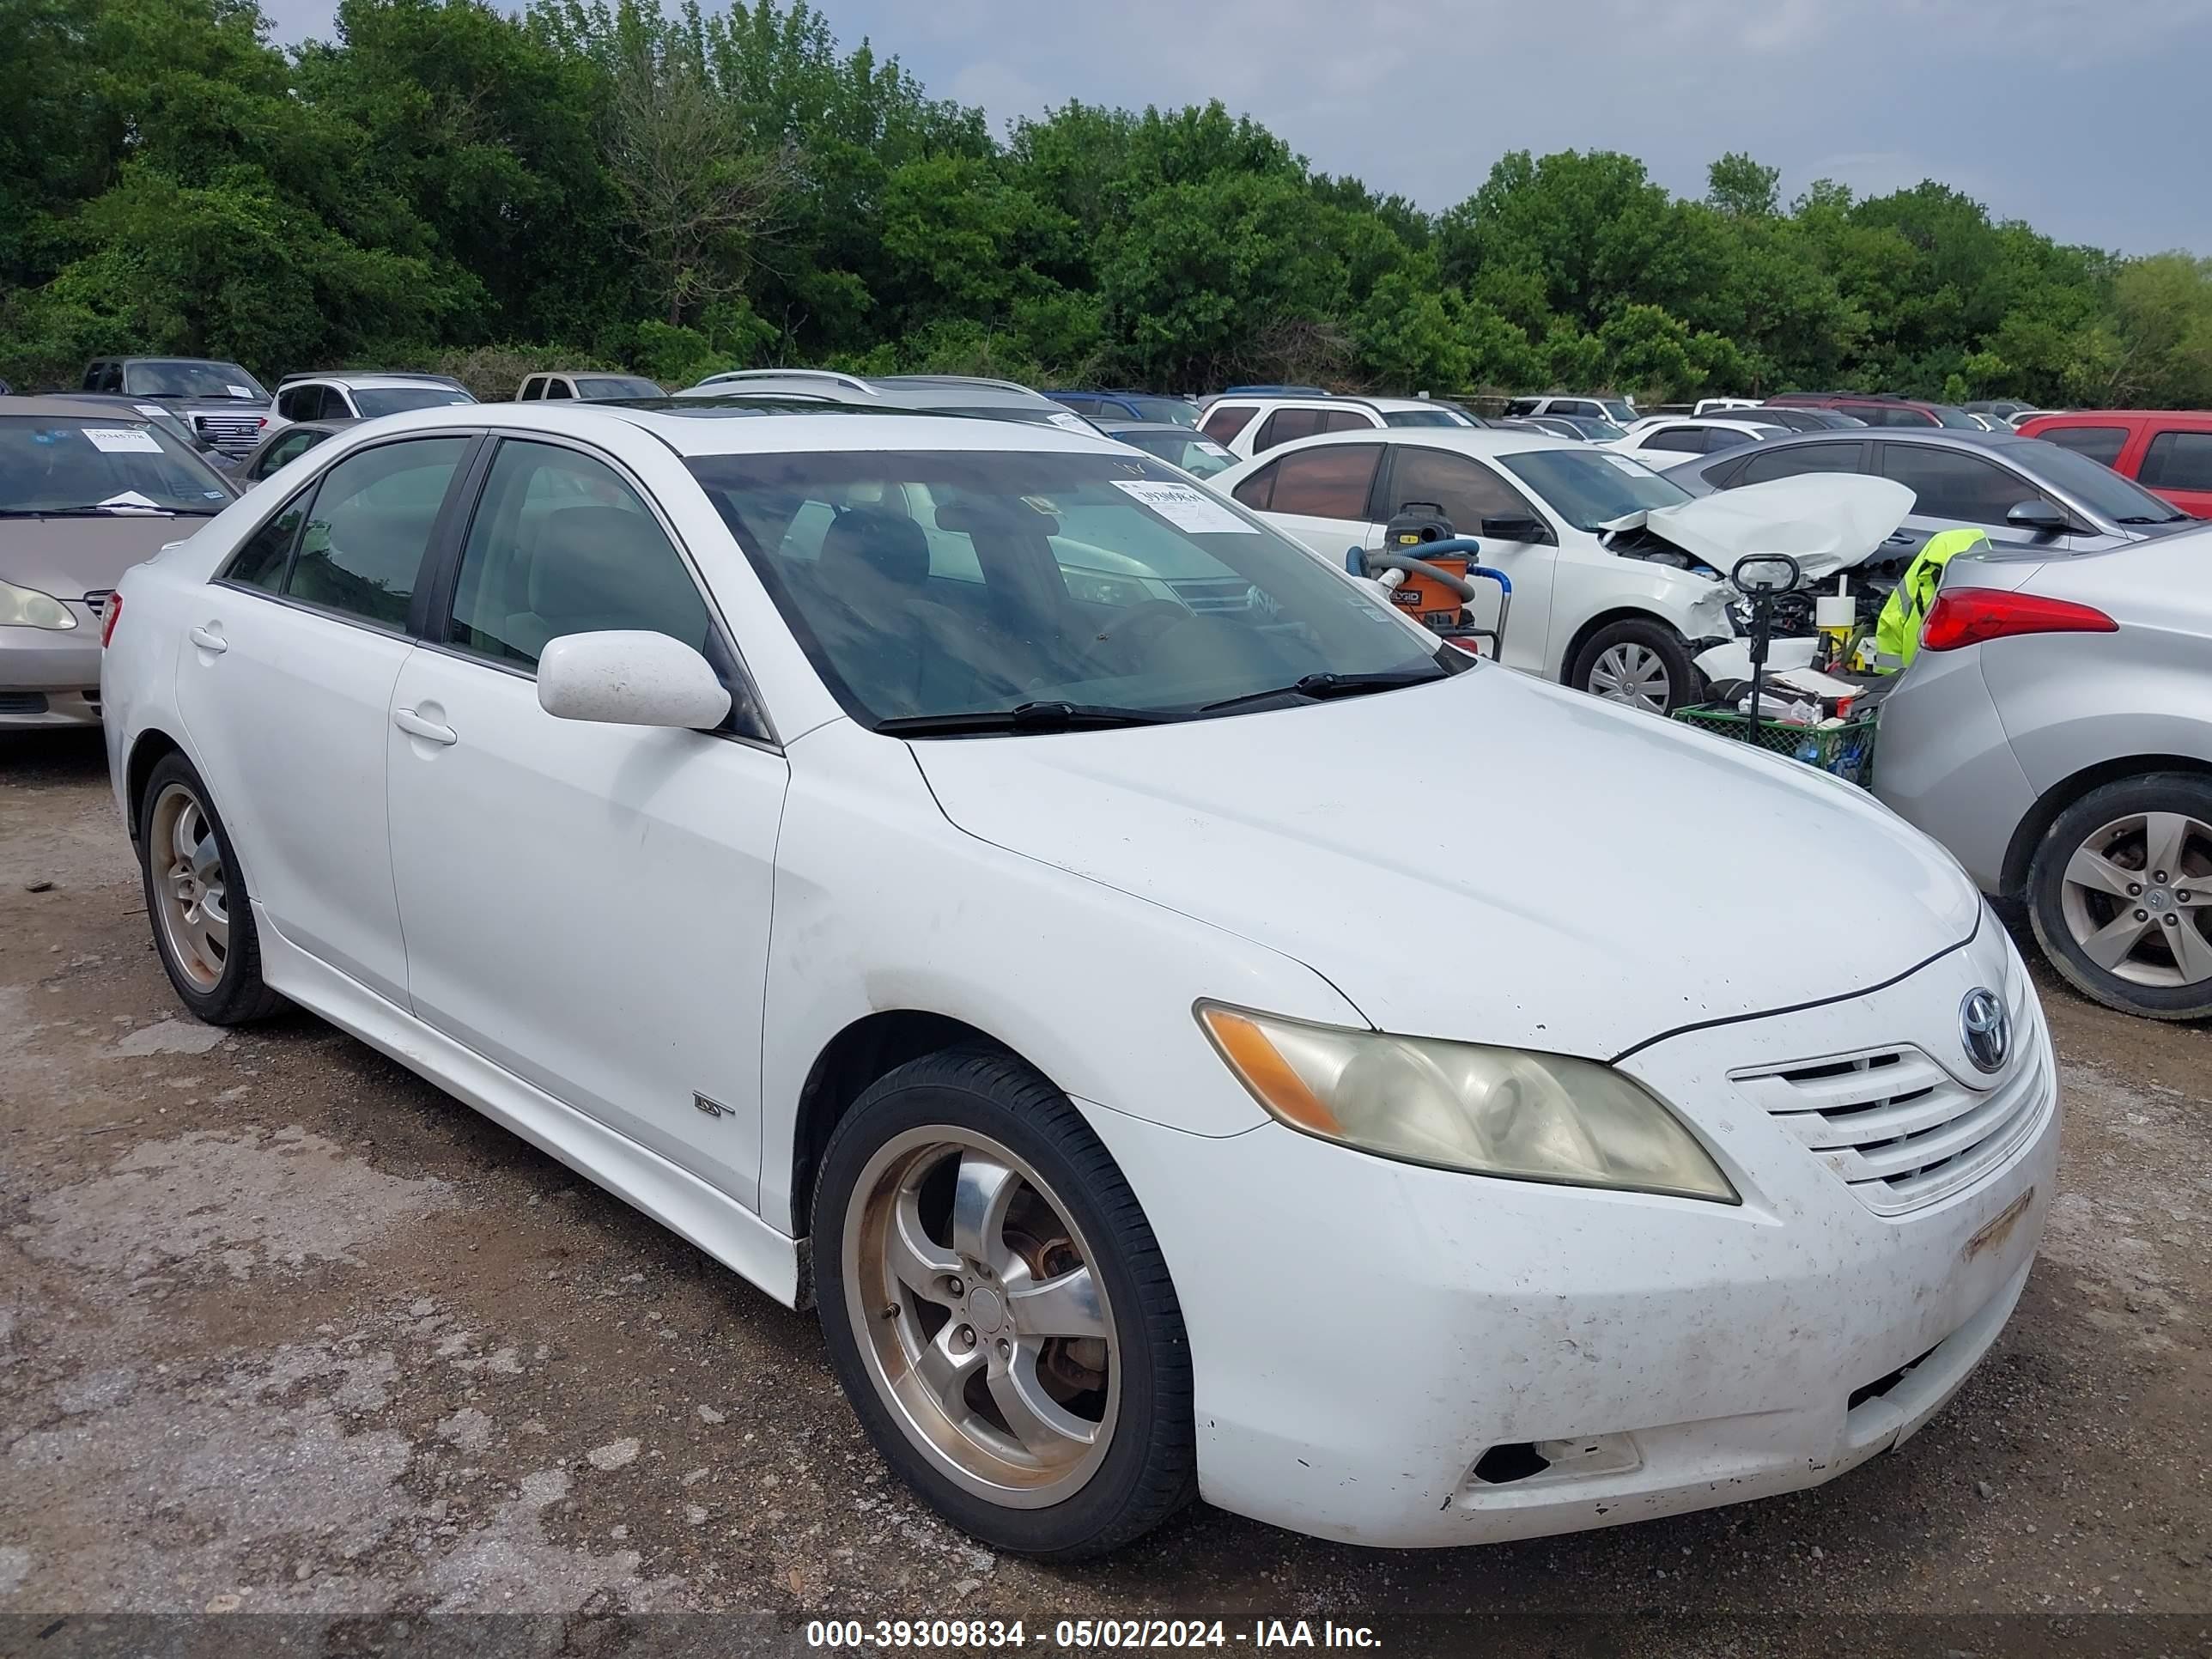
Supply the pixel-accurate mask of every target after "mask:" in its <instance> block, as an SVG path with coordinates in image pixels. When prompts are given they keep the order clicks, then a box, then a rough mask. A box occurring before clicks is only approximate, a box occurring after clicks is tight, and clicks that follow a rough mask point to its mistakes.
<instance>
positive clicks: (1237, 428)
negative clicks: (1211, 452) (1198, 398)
mask: <svg viewBox="0 0 2212 1659" xmlns="http://www.w3.org/2000/svg"><path fill="white" fill-rule="evenodd" d="M1251 423H1252V405H1251V404H1215V405H1214V406H1213V407H1212V409H1209V410H1206V418H1205V419H1204V420H1203V421H1201V422H1199V426H1198V429H1199V430H1200V432H1203V433H1204V434H1206V436H1207V437H1209V438H1211V439H1212V440H1213V441H1214V442H1216V443H1218V444H1225V443H1227V442H1229V441H1231V439H1233V438H1235V437H1236V435H1237V434H1238V433H1240V432H1242V431H1243V429H1244V428H1246V427H1248V426H1249V425H1250V424H1251Z"/></svg>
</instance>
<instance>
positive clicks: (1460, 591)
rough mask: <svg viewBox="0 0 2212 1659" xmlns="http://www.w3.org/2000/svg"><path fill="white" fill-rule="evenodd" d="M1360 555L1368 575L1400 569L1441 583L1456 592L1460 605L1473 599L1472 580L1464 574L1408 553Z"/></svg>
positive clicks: (1469, 602) (1410, 574)
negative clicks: (1461, 574) (1450, 570)
mask: <svg viewBox="0 0 2212 1659" xmlns="http://www.w3.org/2000/svg"><path fill="white" fill-rule="evenodd" d="M1440 545H1441V544H1440ZM1361 557H1362V562H1364V564H1365V565H1366V567H1367V571H1368V574H1370V575H1372V574H1374V573H1375V572H1376V571H1377V570H1402V571H1404V572H1405V573H1406V574H1407V575H1409V576H1426V577H1427V578H1428V579H1429V580H1431V581H1432V582H1437V583H1439V584H1441V585H1442V586H1444V587H1446V588H1448V589H1449V590H1450V591H1451V592H1453V593H1455V594H1456V595H1457V596H1458V598H1459V600H1460V603H1461V604H1462V605H1467V604H1471V603H1472V602H1473V601H1474V583H1473V582H1471V581H1469V580H1467V578H1466V577H1464V576H1455V575H1453V574H1451V573H1450V572H1449V571H1448V570H1444V569H1442V568H1438V567H1437V566H1436V565H1433V564H1431V563H1430V562H1428V561H1427V560H1426V559H1417V558H1414V557H1413V556H1411V555H1410V554H1405V553H1387V552H1370V553H1364V554H1363V555H1362V556H1361Z"/></svg>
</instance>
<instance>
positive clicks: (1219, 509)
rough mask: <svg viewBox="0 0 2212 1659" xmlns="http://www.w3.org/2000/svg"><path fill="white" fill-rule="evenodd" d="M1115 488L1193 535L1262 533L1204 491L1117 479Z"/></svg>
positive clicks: (1175, 485)
mask: <svg viewBox="0 0 2212 1659" xmlns="http://www.w3.org/2000/svg"><path fill="white" fill-rule="evenodd" d="M1114 487H1115V489H1119V490H1121V491H1123V492H1124V493H1126V494H1127V495H1133V496H1135V497H1136V498H1137V499H1138V500H1139V501H1142V502H1143V503H1144V504H1145V505H1146V507H1151V508H1152V511H1153V512H1155V513H1158V514H1159V515H1160V517H1162V518H1163V519H1165V520H1167V521H1168V522H1169V523H1170V524H1171V525H1173V526H1175V527H1176V529H1177V530H1188V531H1189V532H1191V534H1193V535H1194V536H1218V535H1222V534H1224V533H1230V534H1235V535H1240V536H1256V535H1258V534H1259V533H1260V532H1258V531H1257V530H1256V529H1255V528H1254V527H1253V526H1250V525H1249V524H1247V523H1245V522H1244V520H1242V519H1240V518H1238V517H1237V515H1236V514H1235V513H1231V511H1230V510H1229V509H1228V508H1227V507H1224V506H1223V505H1222V504H1221V503H1220V502H1219V501H1215V500H1214V499H1213V498H1212V496H1211V495H1207V494H1206V492H1205V491H1204V490H1202V489H1197V488H1195V487H1194V486H1192V485H1190V484H1179V483H1150V482H1146V483H1128V482H1127V481H1126V480H1124V479H1121V478H1116V479H1115V480H1114Z"/></svg>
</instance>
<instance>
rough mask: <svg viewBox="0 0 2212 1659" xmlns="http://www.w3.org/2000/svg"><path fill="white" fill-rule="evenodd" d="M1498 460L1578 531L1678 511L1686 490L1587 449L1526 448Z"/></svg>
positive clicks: (1638, 465) (1639, 465) (1633, 463)
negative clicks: (1632, 517)
mask: <svg viewBox="0 0 2212 1659" xmlns="http://www.w3.org/2000/svg"><path fill="white" fill-rule="evenodd" d="M1498 462H1499V464H1500V465H1503V466H1504V469H1505V470H1506V471H1508V472H1510V473H1511V474H1512V475H1513V476H1514V477H1516V478H1518V479H1519V480H1520V481H1521V482H1522V483H1524V484H1526V485H1527V486H1528V488H1529V489H1532V490H1534V492H1535V493H1536V494H1537V495H1540V496H1541V497H1542V498H1543V501H1544V503H1545V505H1546V506H1547V507H1550V508H1551V509H1552V511H1553V512H1554V513H1558V514H1559V517H1561V518H1562V519H1565V520H1566V521H1567V522H1568V523H1569V524H1571V525H1572V526H1574V527H1575V528H1576V529H1577V530H1589V531H1595V530H1596V529H1598V528H1599V527H1600V526H1602V525H1605V524H1607V523H1610V522H1611V521H1612V520H1615V519H1625V518H1626V517H1627V516H1628V515H1629V514H1630V513H1646V512H1649V511H1650V509H1651V508H1653V507H1679V506H1680V505H1681V504H1682V503H1683V502H1684V501H1688V500H1689V499H1690V495H1689V492H1688V491H1687V490H1686V489H1683V488H1682V487H1681V486H1680V484H1678V483H1674V482H1673V481H1672V480H1670V479H1667V478H1662V477H1660V476H1659V475H1658V474H1657V473H1656V472H1654V471H1652V470H1651V469H1650V467H1648V466H1646V465H1644V463H1643V462H1641V461H1638V460H1632V459H1630V458H1629V457H1627V456H1626V455H1615V454H1612V453H1608V452H1607V451H1603V450H1591V449H1527V450H1522V452H1520V453H1518V454H1513V455H1501V456H1499V457H1498Z"/></svg>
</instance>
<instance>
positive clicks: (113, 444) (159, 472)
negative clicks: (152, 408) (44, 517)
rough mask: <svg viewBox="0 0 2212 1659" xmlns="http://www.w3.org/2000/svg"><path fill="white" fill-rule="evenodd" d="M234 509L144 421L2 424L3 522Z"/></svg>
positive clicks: (51, 419) (212, 478)
mask: <svg viewBox="0 0 2212 1659" xmlns="http://www.w3.org/2000/svg"><path fill="white" fill-rule="evenodd" d="M229 501H230V492H229V490H228V489H225V488H224V487H223V483H222V479H220V478H219V477H216V474H215V473H214V472H212V471H210V470H209V469H208V466H207V464H206V463H205V462H204V461H202V460H201V459H199V457H198V456H197V455H195V454H194V453H192V451H191V447H190V446H189V445H186V444H182V443H179V442H178V441H176V440H175V439H174V438H172V437H170V436H169V435H168V434H167V432H165V431H162V430H161V429H160V428H155V427H153V426H149V425H148V424H146V423H145V422H143V421H137V420H134V419H131V417H130V416H118V417H117V418H116V419H115V420H113V421H102V420H99V419H96V418H94V417H92V416H52V415H10V416H0V514H13V515H23V514H29V513H145V512H152V511H154V510H155V509H160V510H162V511H166V512H170V513H219V512H221V511H222V509H223V507H225V506H227V505H228V503H229Z"/></svg>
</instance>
